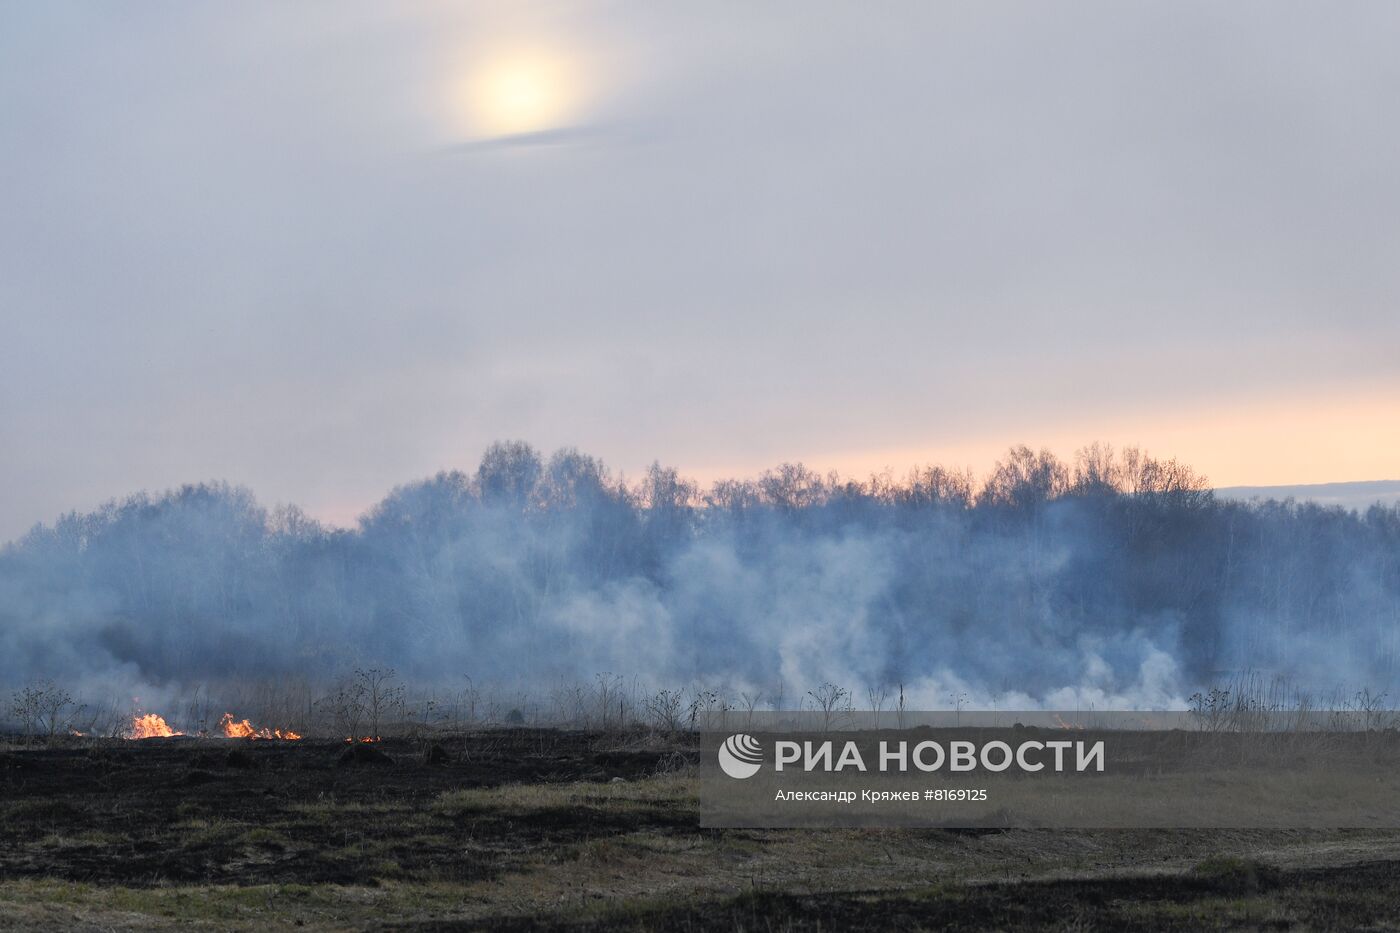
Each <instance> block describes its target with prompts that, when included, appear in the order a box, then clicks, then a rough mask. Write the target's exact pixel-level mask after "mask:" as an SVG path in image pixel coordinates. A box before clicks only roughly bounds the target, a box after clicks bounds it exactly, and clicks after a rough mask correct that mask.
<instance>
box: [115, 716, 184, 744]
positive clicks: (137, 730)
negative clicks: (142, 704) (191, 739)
mask: <svg viewBox="0 0 1400 933" xmlns="http://www.w3.org/2000/svg"><path fill="white" fill-rule="evenodd" d="M184 734H185V733H183V732H176V731H175V730H174V729H172V728H170V726H169V725H168V724H167V723H166V721H165V717H164V716H157V715H156V714H155V713H147V714H145V715H144V716H132V717H131V728H130V729H128V730H127V731H126V736H125V737H126V738H128V739H165V738H169V737H170V736H172V735H184Z"/></svg>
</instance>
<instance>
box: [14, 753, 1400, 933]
mask: <svg viewBox="0 0 1400 933" xmlns="http://www.w3.org/2000/svg"><path fill="white" fill-rule="evenodd" d="M434 749H436V750H434ZM348 755H349V756H350V760H345V759H346V757H347V746H346V745H345V744H344V743H328V742H310V741H304V742H286V743H284V742H262V741H256V742H255V741H246V740H212V739H207V740H206V739H181V738H177V739H151V740H145V741H141V742H121V741H90V740H71V741H67V742H65V743H63V744H60V745H58V746H54V747H33V748H29V747H20V746H17V745H14V744H9V745H0V927H4V928H25V929H42V928H56V927H62V928H76V929H119V928H136V929H147V928H153V927H162V926H170V927H180V928H184V927H188V926H192V925H193V926H204V927H206V928H209V929H269V928H272V929H278V928H283V927H285V928H303V929H304V928H331V929H346V928H351V929H364V928H410V927H427V928H435V929H464V930H465V929H473V930H475V929H480V930H497V929H501V930H518V931H524V930H552V929H568V930H588V931H593V930H598V931H601V930H612V929H628V930H665V929H685V930H697V931H698V930H833V929H837V930H839V929H858V930H881V929H893V928H903V929H930V930H932V929H983V928H997V929H1043V928H1058V929H1078V930H1087V929H1105V930H1117V929H1178V930H1194V929H1269V930H1305V929H1400V833H1397V832H1381V831H1375V832H1360V831H1352V832H1280V831H1250V832H1243V831H1229V832H1227V831H1217V832H1205V831H1195V832H1166V831H1154V832H1149V831H1141V832H1121V831H1120V832H1053V831H1027V830H1010V831H981V832H949V831H938V830H919V831H914V830H906V831H893V830H823V831H801V830H771V831H756V830H705V829H701V828H699V826H698V820H697V816H696V803H695V789H696V787H695V781H694V779H693V777H691V776H690V774H689V772H690V763H691V762H692V761H693V758H694V750H693V747H691V746H687V745H686V744H684V743H681V744H678V743H674V742H669V741H664V740H658V739H656V738H654V737H648V736H645V735H642V734H636V735H599V734H586V733H578V732H559V731H552V730H516V731H491V732H482V733H477V734H471V735H465V736H453V737H437V738H435V739H432V740H426V739H425V740H408V739H389V740H386V741H384V742H382V743H377V744H375V745H373V746H357V747H355V748H354V749H353V750H350V751H349V752H348Z"/></svg>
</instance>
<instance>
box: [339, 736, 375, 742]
mask: <svg viewBox="0 0 1400 933" xmlns="http://www.w3.org/2000/svg"><path fill="white" fill-rule="evenodd" d="M345 741H347V742H356V741H359V742H378V741H379V736H377V735H376V736H373V737H371V736H368V735H367V736H365V737H364V738H362V739H356V738H355V737H354V736H353V735H347V736H346V737H345Z"/></svg>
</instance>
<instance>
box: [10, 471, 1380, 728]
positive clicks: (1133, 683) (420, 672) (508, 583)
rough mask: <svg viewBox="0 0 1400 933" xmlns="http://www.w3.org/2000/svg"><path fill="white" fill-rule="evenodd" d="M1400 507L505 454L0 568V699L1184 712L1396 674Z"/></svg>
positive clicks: (1137, 475) (135, 533)
mask: <svg viewBox="0 0 1400 933" xmlns="http://www.w3.org/2000/svg"><path fill="white" fill-rule="evenodd" d="M1397 623H1400V507H1389V508H1386V507H1380V506H1377V507H1373V508H1371V509H1370V510H1368V511H1367V512H1366V513H1364V514H1363V513H1360V512H1355V511H1352V512H1347V511H1343V510H1341V509H1337V508H1332V509H1324V508H1320V507H1317V506H1313V505H1297V504H1294V503H1291V502H1290V503H1277V502H1265V503H1254V504H1248V503H1240V502H1222V501H1218V500H1216V499H1215V498H1214V497H1213V496H1212V494H1211V493H1210V491H1209V490H1208V489H1207V487H1206V484H1205V482H1204V480H1203V479H1202V478H1200V477H1197V476H1195V475H1194V474H1193V473H1192V472H1191V471H1190V470H1189V469H1187V468H1186V467H1184V466H1181V465H1179V464H1176V463H1175V462H1173V461H1165V462H1164V461H1158V460H1153V459H1152V458H1150V457H1146V456H1145V455H1143V454H1141V453H1140V452H1138V451H1135V450H1129V451H1125V452H1124V453H1123V455H1121V456H1118V455H1115V454H1114V453H1113V452H1112V451H1111V450H1109V449H1108V448H1103V447H1099V446H1097V445H1096V446H1094V447H1091V448H1086V449H1085V450H1083V451H1080V452H1079V455H1078V456H1077V458H1076V461H1075V462H1074V463H1073V464H1064V463H1061V462H1060V461H1058V460H1057V459H1055V458H1054V457H1053V456H1052V455H1050V454H1048V453H1046V452H1041V453H1039V454H1036V453H1032V452H1031V451H1029V450H1027V449H1025V448H1016V449H1013V450H1012V451H1011V452H1010V453H1009V454H1008V457H1007V458H1006V460H1004V461H1003V462H1002V463H1000V464H998V466H997V468H996V470H994V471H993V473H992V474H991V475H990V476H988V477H987V478H986V480H985V482H983V483H981V484H980V485H979V484H976V483H974V481H973V479H972V478H971V477H970V476H967V475H966V474H959V473H954V472H949V471H945V470H941V469H937V468H934V469H929V470H922V471H916V472H915V473H913V474H911V475H910V476H909V477H908V478H906V479H903V480H899V481H896V480H894V479H892V478H891V477H888V476H883V477H880V476H877V477H872V478H870V479H869V480H868V481H865V482H853V481H848V480H844V479H841V478H839V477H836V476H827V477H823V476H818V475H816V474H814V473H812V472H810V471H808V470H805V469H804V468H802V467H800V466H794V465H785V466H783V467H780V468H778V469H776V470H773V471H770V472H769V473H767V474H765V475H764V476H762V477H760V478H759V479H757V480H755V481H724V482H720V483H716V484H715V485H714V486H713V487H712V488H711V489H710V490H708V491H705V492H701V491H700V490H698V489H697V488H696V487H695V486H694V485H693V484H691V483H688V482H687V481H685V480H684V479H682V478H681V477H679V476H678V475H677V474H676V473H675V472H674V471H672V470H666V469H662V468H660V467H659V466H654V467H653V468H652V469H651V470H650V471H649V472H648V474H647V475H646V476H645V477H644V478H643V479H642V480H641V482H639V483H636V484H633V485H630V486H629V485H626V484H623V483H622V482H621V481H619V480H617V479H615V478H614V477H613V476H612V475H611V474H610V473H609V471H608V470H607V469H606V468H605V467H604V466H603V465H602V464H601V463H600V462H599V461H597V460H595V459H593V458H591V457H587V456H584V455H582V454H579V453H577V452H576V451H572V450H565V451H560V452H559V453H557V454H555V455H554V456H553V457H552V458H550V459H549V460H548V461H545V460H543V459H542V458H541V457H540V456H539V455H538V454H537V453H536V452H535V451H534V450H532V449H531V448H529V447H528V446H527V445H524V444H520V443H509V444H498V445H495V446H494V447H492V448H491V449H490V450H489V451H488V452H487V454H486V456H485V457H484V458H483V461H482V464H481V466H480V468H479V469H478V470H477V471H476V472H475V474H473V475H467V474H463V473H443V474H439V475H438V476H436V477H433V478H431V479H429V480H425V481H423V482H419V483H414V484H410V485H406V486H403V487H400V488H398V489H395V490H394V491H393V492H392V493H390V494H389V495H388V496H387V497H386V498H385V499H384V500H383V501H382V502H381V503H379V504H378V505H377V506H375V507H374V508H373V509H372V510H371V511H370V512H368V513H367V514H366V515H365V516H363V517H362V518H361V520H360V522H359V525H358V527H357V528H356V529H354V530H350V531H345V530H336V529H328V528H325V527H322V526H321V525H319V524H318V523H316V522H315V521H312V520H311V519H309V518H307V517H306V516H305V515H304V514H302V513H301V512H299V511H298V510H296V509H295V508H281V509H277V510H274V511H269V510H267V509H265V508H264V507H262V506H260V505H259V504H258V503H257V501H256V500H255V499H254V497H253V496H252V494H251V493H250V492H248V491H247V490H243V489H240V488H236V487H230V486H227V485H223V484H206V485H198V486H187V487H184V488H182V489H179V490H175V491H171V492H168V493H165V494H162V495H154V496H153V495H147V494H144V493H143V494H138V495H135V496H131V497H129V498H127V499H125V500H122V501H118V502H113V503H110V504H108V505H106V506H104V507H102V508H101V509H99V510H97V511H95V512H92V513H90V514H76V513H74V514H69V515H65V516H63V517H61V518H59V519H58V520H57V521H55V522H54V523H53V524H52V525H46V526H40V527H37V528H36V529H34V530H33V531H32V532H31V533H30V534H28V535H27V536H25V537H24V538H23V539H21V540H20V541H17V542H15V543H14V544H12V545H10V546H8V547H6V548H5V549H4V550H3V552H0V683H5V684H16V685H17V684H20V683H23V682H27V681H30V680H33V679H36V678H51V679H53V680H55V681H58V682H61V683H64V684H67V685H69V687H70V689H73V690H75V691H77V690H82V691H84V692H97V691H115V692H117V693H119V694H124V695H140V694H145V695H153V696H158V695H162V694H166V693H170V694H173V693H174V692H175V691H179V690H182V689H187V688H189V687H190V686H191V685H197V684H201V683H205V684H207V683H210V682H218V681H221V680H232V681H237V680H240V679H241V680H245V681H260V680H261V681H265V680H268V679H275V678H290V677H296V678H302V679H304V680H306V681H317V680H321V679H329V678H332V677H335V676H337V675H339V674H342V673H344V672H345V671H347V670H349V669H351V668H352V667H354V666H357V665H361V666H363V665H375V666H381V667H394V668H395V669H397V671H398V672H399V674H400V676H402V677H403V678H404V679H405V680H407V681H409V682H416V683H424V684H432V683H447V682H454V681H455V682H460V678H461V677H463V676H464V675H466V676H470V677H472V678H474V679H475V680H476V681H478V682H480V681H493V682H496V683H510V684H515V685H522V686H526V687H528V686H531V685H536V686H538V685H545V684H548V683H553V682H558V681H559V680H561V679H563V680H568V679H572V680H576V681H586V680H589V679H590V678H592V677H593V676H594V675H595V674H596V673H598V672H602V671H608V672H613V673H614V674H620V675H625V676H628V677H632V678H636V679H637V680H639V681H641V682H644V683H646V684H649V685H653V686H658V687H660V686H679V685H682V684H694V683H709V684H716V685H721V684H722V685H726V686H728V687H730V688H731V689H733V690H736V691H737V690H740V689H750V688H752V689H763V690H766V691H768V693H769V696H770V697H773V696H775V695H776V693H777V692H778V689H779V688H777V687H776V685H778V684H782V685H784V686H783V687H782V688H781V689H782V690H786V691H787V695H788V696H789V697H790V698H796V697H800V696H801V695H802V693H803V692H805V691H806V690H808V689H812V688H814V687H818V686H819V685H821V684H824V683H834V684H840V685H843V686H846V687H849V688H851V689H852V690H854V691H857V695H859V691H862V690H864V689H865V688H867V687H872V688H880V687H885V688H888V689H889V690H891V691H894V690H896V689H900V688H901V687H902V689H903V691H904V695H905V698H906V702H907V704H908V705H910V706H911V707H914V706H925V707H942V706H950V705H952V706H956V705H968V706H982V707H985V706H993V705H995V706H1000V707H1001V708H1015V707H1030V706H1037V705H1047V706H1053V707H1060V708H1076V707H1077V708H1088V707H1094V708H1099V709H1104V708H1130V707H1147V708H1161V707H1170V706H1180V705H1181V704H1182V703H1183V702H1184V697H1186V696H1187V695H1188V694H1190V693H1191V692H1193V691H1195V690H1197V689H1200V688H1202V687H1205V686H1208V685H1210V684H1212V683H1216V682H1218V681H1219V680H1220V679H1221V678H1225V677H1228V676H1229V675H1230V674H1231V672H1236V671H1240V670H1246V669H1248V670H1253V671H1263V672H1266V673H1268V674H1277V675H1279V676H1283V677H1287V678H1290V679H1293V680H1295V681H1297V682H1300V683H1304V684H1313V685H1317V686H1319V687H1333V686H1343V687H1347V688H1359V687H1361V686H1363V685H1364V686H1371V687H1376V686H1381V687H1383V686H1384V685H1388V684H1390V683H1391V682H1392V681H1393V680H1394V679H1395V662H1396V652H1397V648H1398V647H1400V645H1398V644H1397V635H1396V632H1397V630H1400V625H1397Z"/></svg>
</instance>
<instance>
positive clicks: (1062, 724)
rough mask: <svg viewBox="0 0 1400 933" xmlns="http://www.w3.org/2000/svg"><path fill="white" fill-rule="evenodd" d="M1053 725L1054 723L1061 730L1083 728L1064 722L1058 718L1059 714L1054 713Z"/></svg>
mask: <svg viewBox="0 0 1400 933" xmlns="http://www.w3.org/2000/svg"><path fill="white" fill-rule="evenodd" d="M1055 723H1056V724H1057V725H1058V726H1059V727H1060V728H1061V729H1083V728H1084V727H1083V726H1077V725H1074V724H1072V723H1068V722H1065V721H1064V720H1063V719H1061V718H1060V714H1059V713H1056V714H1055Z"/></svg>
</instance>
